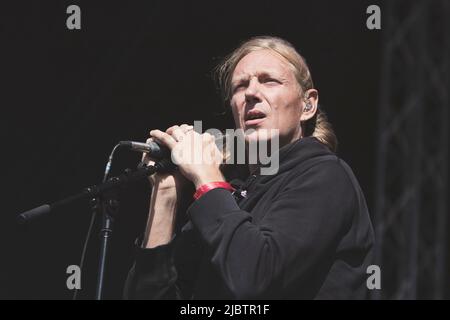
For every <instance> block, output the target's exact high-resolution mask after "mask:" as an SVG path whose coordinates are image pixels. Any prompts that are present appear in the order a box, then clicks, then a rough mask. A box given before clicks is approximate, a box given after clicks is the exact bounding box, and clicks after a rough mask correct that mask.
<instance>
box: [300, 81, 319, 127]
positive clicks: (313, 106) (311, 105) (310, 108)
mask: <svg viewBox="0 0 450 320" xmlns="http://www.w3.org/2000/svg"><path fill="white" fill-rule="evenodd" d="M318 103H319V92H318V91H317V90H316V89H309V90H307V91H306V92H305V98H304V100H303V101H302V107H303V109H302V115H301V116H300V121H307V120H309V119H311V118H312V117H314V115H315V114H316V112H317V104H318Z"/></svg>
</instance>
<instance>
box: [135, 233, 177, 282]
mask: <svg viewBox="0 0 450 320" xmlns="http://www.w3.org/2000/svg"><path fill="white" fill-rule="evenodd" d="M175 242H176V240H175V235H174V236H173V237H172V239H171V240H170V242H169V243H167V244H163V245H160V246H157V247H154V248H143V247H142V246H141V244H142V238H138V239H136V241H135V257H136V258H135V268H136V272H137V273H139V274H143V273H145V274H149V275H150V274H151V275H154V276H155V279H158V280H163V279H168V278H170V277H171V273H172V269H173V252H174V247H175Z"/></svg>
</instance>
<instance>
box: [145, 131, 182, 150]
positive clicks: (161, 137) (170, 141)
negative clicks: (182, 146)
mask: <svg viewBox="0 0 450 320" xmlns="http://www.w3.org/2000/svg"><path fill="white" fill-rule="evenodd" d="M150 135H151V136H152V137H153V138H156V139H158V141H160V142H162V143H163V144H164V145H165V146H167V147H168V148H169V149H170V150H172V149H173V148H174V147H175V145H176V144H177V142H176V141H175V139H174V138H173V137H172V136H171V135H169V134H167V133H165V132H162V131H161V130H152V131H150Z"/></svg>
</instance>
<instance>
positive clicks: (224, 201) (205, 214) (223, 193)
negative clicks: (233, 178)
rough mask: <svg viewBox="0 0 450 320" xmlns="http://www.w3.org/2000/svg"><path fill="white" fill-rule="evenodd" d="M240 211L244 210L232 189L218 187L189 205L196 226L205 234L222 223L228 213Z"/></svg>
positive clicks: (189, 213)
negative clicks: (231, 191) (237, 201)
mask: <svg viewBox="0 0 450 320" xmlns="http://www.w3.org/2000/svg"><path fill="white" fill-rule="evenodd" d="M238 211H239V212H242V211H241V209H240V208H239V206H238V204H237V203H236V200H235V199H234V197H233V195H232V194H231V193H230V191H228V190H225V189H222V188H216V189H212V190H210V191H208V192H207V193H205V194H204V195H203V196H202V197H201V198H199V199H198V200H196V201H195V202H194V203H193V204H192V205H191V206H190V207H189V209H188V215H189V216H190V218H191V221H192V223H193V224H194V226H195V227H196V228H197V229H198V230H199V231H200V233H202V234H203V235H205V234H207V233H209V231H212V230H214V229H216V227H217V225H219V224H222V222H223V219H224V218H225V217H226V216H227V215H229V214H231V213H235V212H238ZM249 217H250V215H249Z"/></svg>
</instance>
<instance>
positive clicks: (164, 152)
mask: <svg viewBox="0 0 450 320" xmlns="http://www.w3.org/2000/svg"><path fill="white" fill-rule="evenodd" d="M119 145H120V146H121V147H124V148H128V149H129V150H132V151H138V152H146V153H148V154H149V155H150V156H151V157H152V158H153V159H156V160H162V159H167V158H170V150H169V149H168V148H167V147H166V146H160V145H159V144H157V143H156V142H153V141H149V142H148V143H143V142H136V141H120V142H119Z"/></svg>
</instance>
